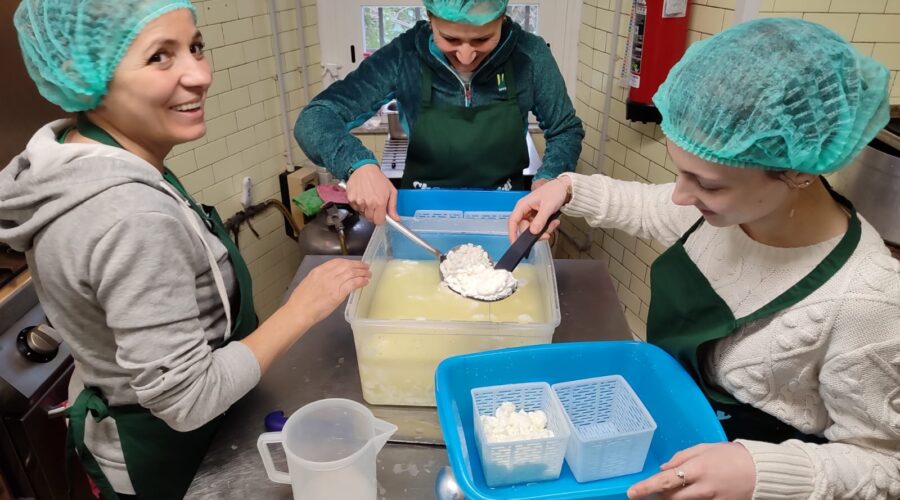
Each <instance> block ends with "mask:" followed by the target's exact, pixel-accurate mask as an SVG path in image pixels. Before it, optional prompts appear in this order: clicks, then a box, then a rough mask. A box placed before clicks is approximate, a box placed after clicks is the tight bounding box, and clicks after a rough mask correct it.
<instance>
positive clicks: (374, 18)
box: [317, 0, 582, 95]
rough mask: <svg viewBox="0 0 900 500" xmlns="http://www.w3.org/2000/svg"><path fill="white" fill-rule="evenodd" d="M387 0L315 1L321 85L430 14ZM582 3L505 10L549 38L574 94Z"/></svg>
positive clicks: (409, 2)
mask: <svg viewBox="0 0 900 500" xmlns="http://www.w3.org/2000/svg"><path fill="white" fill-rule="evenodd" d="M387 1H388V2H390V4H379V3H378V2H376V1H373V0H342V1H340V2H338V1H335V0H318V3H317V8H318V12H319V34H320V39H321V43H322V66H323V69H324V73H325V75H324V79H323V83H324V84H325V85H328V84H330V83H331V82H333V81H334V80H337V79H340V78H342V77H343V76H344V75H346V74H347V73H349V72H350V71H353V70H354V69H356V67H357V66H359V63H360V62H362V60H363V59H364V58H366V57H368V56H370V55H372V53H374V52H375V51H376V50H378V49H379V48H381V47H383V46H385V45H386V44H388V43H390V42H391V40H393V39H394V38H396V37H397V36H398V35H400V34H401V33H403V32H404V31H406V30H408V29H409V28H411V27H412V26H413V25H414V24H415V23H416V22H418V21H419V20H423V19H427V17H428V13H427V11H426V9H425V7H423V6H422V1H421V0H387ZM581 3H582V2H581V1H578V0H531V1H526V2H516V1H513V2H512V3H510V5H509V8H508V10H507V14H508V15H509V16H510V17H511V18H512V19H513V20H514V21H516V22H517V23H519V25H521V26H522V27H523V28H524V29H525V30H527V31H529V32H531V33H534V34H537V35H540V36H542V37H543V38H544V40H546V41H547V44H548V45H549V46H550V50H551V51H552V52H553V56H554V57H555V58H556V61H557V64H559V66H560V70H562V73H563V76H564V77H565V79H566V86H567V87H568V91H569V94H570V95H574V93H575V72H576V68H577V65H578V28H579V23H580V16H581ZM561 6H562V7H563V8H560V7H561Z"/></svg>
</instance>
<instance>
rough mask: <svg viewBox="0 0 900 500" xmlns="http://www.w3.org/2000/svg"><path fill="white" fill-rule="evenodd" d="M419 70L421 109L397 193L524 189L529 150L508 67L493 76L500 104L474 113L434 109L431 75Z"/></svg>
mask: <svg viewBox="0 0 900 500" xmlns="http://www.w3.org/2000/svg"><path fill="white" fill-rule="evenodd" d="M422 68H423V69H422V105H421V109H420V111H419V115H418V116H417V117H416V122H415V124H414V125H413V127H412V130H411V131H410V141H409V149H408V150H407V153H406V166H405V167H404V170H403V179H401V181H400V187H402V188H404V189H410V188H425V187H428V188H481V189H497V188H504V189H514V190H521V189H524V188H525V180H524V177H523V175H522V171H523V170H524V169H525V168H527V167H528V145H527V143H526V141H525V126H524V124H523V123H522V115H521V113H520V111H519V104H518V100H517V99H516V80H515V75H514V72H513V67H512V63H509V62H507V63H506V66H505V68H504V70H503V72H501V73H499V74H498V75H497V86H498V89H499V90H500V91H501V93H502V94H503V100H502V101H500V102H496V103H493V104H488V105H485V106H478V107H474V108H470V107H463V106H441V105H435V104H434V103H432V97H431V94H432V78H433V77H434V73H433V72H432V71H431V69H430V68H429V67H428V66H427V65H425V64H423V65H422ZM466 92H467V93H469V92H471V84H466Z"/></svg>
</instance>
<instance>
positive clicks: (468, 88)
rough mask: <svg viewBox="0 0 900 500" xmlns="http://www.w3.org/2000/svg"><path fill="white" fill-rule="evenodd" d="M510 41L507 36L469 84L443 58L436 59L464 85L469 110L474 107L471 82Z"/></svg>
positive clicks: (476, 71)
mask: <svg viewBox="0 0 900 500" xmlns="http://www.w3.org/2000/svg"><path fill="white" fill-rule="evenodd" d="M508 41H509V36H507V37H506V39H504V40H503V43H501V44H500V46H499V47H497V48H496V49H494V52H493V53H492V54H491V57H488V58H487V60H486V61H485V62H484V64H482V65H481V67H479V68H478V69H476V70H475V72H474V73H472V76H471V77H470V78H469V83H466V82H464V81H463V80H462V78H460V77H459V74H458V73H457V72H456V70H454V69H453V68H452V67H450V65H449V64H447V63H445V62H444V61H443V60H442V59H441V58H439V57H435V59H437V60H438V62H439V63H441V64H443V65H444V67H445V68H447V69H448V70H450V73H452V74H453V76H455V77H456V79H457V80H458V81H459V84H460V85H462V88H463V91H464V92H465V102H466V107H467V108H471V107H472V83H471V82H473V81H475V76H476V75H478V73H479V72H480V71H481V70H482V69H484V67H485V66H487V65H488V63H489V62H491V60H493V59H494V57H496V56H497V54H498V53H499V52H500V50H501V49H503V46H504V45H506V42H508Z"/></svg>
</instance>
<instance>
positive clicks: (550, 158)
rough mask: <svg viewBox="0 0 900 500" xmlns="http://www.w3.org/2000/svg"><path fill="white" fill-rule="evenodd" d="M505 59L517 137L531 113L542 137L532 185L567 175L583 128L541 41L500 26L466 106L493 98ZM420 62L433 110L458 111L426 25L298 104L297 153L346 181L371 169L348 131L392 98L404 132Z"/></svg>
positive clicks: (371, 158)
mask: <svg viewBox="0 0 900 500" xmlns="http://www.w3.org/2000/svg"><path fill="white" fill-rule="evenodd" d="M510 60H511V61H512V64H513V68H514V70H515V77H516V87H517V91H516V97H517V98H518V103H519V109H520V111H521V114H522V133H523V134H524V133H525V130H526V128H527V126H528V124H527V120H528V112H529V111H531V112H532V113H534V115H535V116H536V117H537V119H538V124H539V125H540V127H541V129H542V130H543V131H544V137H545V138H546V150H545V152H544V157H543V165H542V166H541V168H540V170H538V172H537V174H536V175H535V179H552V178H554V177H556V176H557V175H559V174H561V173H563V172H568V171H573V170H575V164H576V162H577V161H578V155H579V154H580V153H581V140H582V139H583V138H584V129H583V128H582V125H581V120H580V119H579V118H578V117H577V116H576V115H575V109H574V108H573V107H572V102H571V100H569V96H568V94H566V86H565V81H564V80H563V77H562V75H561V74H560V72H559V68H558V67H557V65H556V61H555V60H554V59H553V56H552V55H551V53H550V49H549V48H548V47H547V44H546V42H544V40H543V39H542V38H540V37H538V36H535V35H532V34H530V33H528V32H526V31H524V30H522V28H521V27H520V26H519V25H518V24H516V23H514V22H513V21H510V20H507V21H506V22H505V23H504V25H503V31H502V34H501V41H500V43H499V44H498V45H497V48H495V49H494V51H493V52H492V53H491V54H490V56H488V58H487V59H486V60H485V61H484V62H483V63H482V64H481V66H479V68H478V69H477V70H476V72H475V73H474V74H473V75H472V76H473V78H472V84H471V87H472V89H471V90H472V102H471V106H473V107H474V106H484V105H487V104H491V103H494V102H497V101H499V100H501V98H502V94H501V93H500V92H499V91H498V89H497V80H496V75H497V73H498V72H499V71H500V70H501V69H502V68H503V67H504V66H505V65H506V62H507V61H510ZM424 64H427V65H428V67H430V68H431V69H432V70H433V72H434V75H435V77H434V81H433V90H432V98H433V99H434V102H435V104H444V105H452V106H465V105H466V98H465V88H464V86H463V83H462V80H461V79H460V78H459V76H458V75H457V74H456V72H455V71H454V70H453V69H452V67H451V66H450V64H449V63H448V62H447V60H446V58H445V57H444V55H443V54H442V53H441V52H440V51H439V50H438V49H437V47H435V46H434V43H433V41H432V37H431V26H430V25H429V24H428V23H427V22H425V21H420V22H419V23H417V24H416V25H415V26H413V27H412V28H410V29H409V30H408V31H406V32H405V33H403V34H402V35H400V36H399V37H397V38H395V39H394V40H393V41H392V42H391V43H389V44H388V45H386V46H384V47H383V48H381V49H380V50H378V51H376V52H375V53H374V54H372V55H371V56H370V57H368V58H367V59H365V60H364V61H363V62H362V63H361V64H360V65H359V68H358V69H356V71H353V72H351V73H350V74H348V75H347V76H346V78H344V79H343V80H340V81H337V82H335V83H333V84H332V85H331V86H329V87H328V88H327V89H325V90H324V91H322V92H321V93H320V94H319V95H318V96H316V98H315V99H313V100H312V102H310V103H309V105H308V106H306V108H305V109H304V110H303V111H302V112H301V113H300V116H299V118H298V119H297V123H296V125H295V127H294V136H295V137H296V139H297V142H298V143H299V144H300V147H301V148H302V149H303V151H304V152H305V153H306V155H307V156H308V157H309V158H310V159H311V160H312V161H313V162H315V163H316V164H318V165H322V166H324V167H326V168H327V169H328V170H329V171H330V172H331V174H332V175H334V176H336V177H338V178H341V179H346V178H347V176H348V175H349V172H350V171H351V170H352V169H353V168H356V167H359V166H361V165H363V164H365V163H378V161H377V159H376V156H375V154H374V153H372V151H370V150H368V149H367V148H366V147H365V146H364V145H363V144H362V142H361V141H360V140H359V139H358V138H356V137H355V136H353V134H351V133H350V130H351V129H352V128H354V127H357V126H359V125H360V124H362V123H363V122H364V121H365V120H367V119H369V118H370V117H371V116H372V115H373V114H375V112H377V111H378V109H379V108H380V107H381V106H382V105H384V104H385V103H386V102H388V101H390V100H391V99H397V105H398V109H399V112H400V117H401V120H402V123H403V126H404V128H406V130H407V131H409V130H411V129H412V126H413V125H414V124H415V121H416V116H417V114H418V112H419V108H420V105H421V94H422V91H421V79H422V70H423V65H424Z"/></svg>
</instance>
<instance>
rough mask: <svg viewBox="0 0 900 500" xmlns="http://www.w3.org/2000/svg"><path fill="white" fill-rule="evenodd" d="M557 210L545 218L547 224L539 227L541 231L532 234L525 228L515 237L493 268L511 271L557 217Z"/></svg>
mask: <svg viewBox="0 0 900 500" xmlns="http://www.w3.org/2000/svg"><path fill="white" fill-rule="evenodd" d="M559 214H560V213H559V212H558V211H557V212H556V213H554V214H553V215H551V216H550V218H549V219H547V224H545V225H544V228H543V229H541V232H540V233H538V234H534V233H532V232H531V230H529V229H526V230H525V231H524V232H523V233H522V234H520V235H519V237H518V238H516V241H515V243H513V244H512V245H510V247H509V250H507V251H506V253H505V254H503V257H500V260H499V261H497V265H496V266H494V269H505V270H507V271H509V272H512V271H513V269H515V268H516V266H518V265H519V262H522V259H524V258H525V256H526V255H528V252H530V251H531V247H533V246H534V244H535V243H537V242H538V240H539V239H541V236H543V234H544V233H545V232H546V231H547V228H548V227H550V223H551V222H553V221H555V220H556V219H558V218H559Z"/></svg>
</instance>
